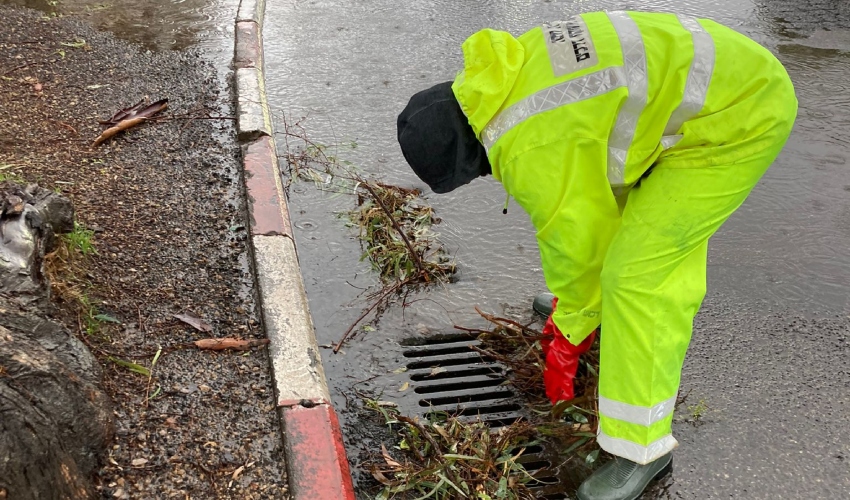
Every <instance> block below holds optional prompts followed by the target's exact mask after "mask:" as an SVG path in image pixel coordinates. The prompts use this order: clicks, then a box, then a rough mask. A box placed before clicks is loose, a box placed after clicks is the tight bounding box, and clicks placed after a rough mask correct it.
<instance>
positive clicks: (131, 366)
mask: <svg viewBox="0 0 850 500" xmlns="http://www.w3.org/2000/svg"><path fill="white" fill-rule="evenodd" d="M106 359H108V360H109V361H112V362H113V363H115V364H116V365H119V366H123V367H124V368H126V369H128V370H130V371H131V372H135V373H138V374H139V375H144V376H145V377H150V376H151V371H150V370H148V369H147V368H145V367H144V366H142V365H139V364H136V363H132V362H130V361H124V360H123V359H118V358H113V357H112V356H108V357H107V358H106Z"/></svg>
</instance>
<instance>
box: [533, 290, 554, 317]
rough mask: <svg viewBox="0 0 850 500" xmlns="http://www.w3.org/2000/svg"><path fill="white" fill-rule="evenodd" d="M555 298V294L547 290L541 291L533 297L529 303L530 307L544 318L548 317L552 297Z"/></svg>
mask: <svg viewBox="0 0 850 500" xmlns="http://www.w3.org/2000/svg"><path fill="white" fill-rule="evenodd" d="M554 298H555V294H553V293H549V292H543V293H541V294H539V295H537V297H534V302H532V303H531V308H532V309H534V312H536V313H537V314H539V315H541V316H543V317H544V318H548V317H549V315H551V314H552V299H554Z"/></svg>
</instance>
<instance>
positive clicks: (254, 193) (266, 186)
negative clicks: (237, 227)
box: [243, 137, 292, 236]
mask: <svg viewBox="0 0 850 500" xmlns="http://www.w3.org/2000/svg"><path fill="white" fill-rule="evenodd" d="M275 154H276V152H275V151H274V145H273V144H272V142H271V139H270V138H269V137H260V138H259V139H257V140H256V141H254V142H252V143H251V144H249V145H248V146H247V147H246V148H245V154H244V160H243V163H244V166H245V187H246V189H247V191H248V213H249V216H250V217H249V218H250V219H251V234H253V235H266V236H268V235H275V234H282V235H286V236H292V227H291V226H290V225H289V212H288V210H287V209H286V201H285V200H283V199H281V194H280V193H279V192H278V186H277V176H278V173H277V172H276V170H277V162H276V161H275V157H274V155H275Z"/></svg>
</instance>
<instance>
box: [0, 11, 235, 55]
mask: <svg viewBox="0 0 850 500" xmlns="http://www.w3.org/2000/svg"><path fill="white" fill-rule="evenodd" d="M0 3H3V4H9V5H19V6H23V7H29V8H31V9H36V10H40V11H42V12H44V13H45V14H46V15H49V16H56V15H63V16H75V17H80V18H81V19H84V20H86V21H88V22H90V23H91V24H93V25H94V26H95V27H97V28H98V29H102V30H106V31H110V32H112V33H114V34H115V35H116V36H117V37H118V38H122V39H125V40H128V41H131V42H134V43H138V44H140V45H142V46H144V47H146V48H148V49H150V50H182V49H185V48H187V47H192V46H196V45H199V44H200V45H201V46H205V44H207V45H211V46H215V45H217V39H219V38H221V37H223V36H224V37H226V36H232V35H228V34H229V33H232V32H233V24H234V19H235V18H236V9H237V7H238V6H239V0H0Z"/></svg>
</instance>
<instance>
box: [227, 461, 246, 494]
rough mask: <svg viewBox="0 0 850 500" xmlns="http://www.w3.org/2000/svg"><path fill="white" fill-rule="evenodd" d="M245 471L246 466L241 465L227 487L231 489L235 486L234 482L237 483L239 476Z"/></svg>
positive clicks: (234, 472)
mask: <svg viewBox="0 0 850 500" xmlns="http://www.w3.org/2000/svg"><path fill="white" fill-rule="evenodd" d="M244 470H245V466H244V465H240V466H239V468H237V469H236V470H235V471H233V475H232V476H230V483H228V485H227V487H228V488H230V487H231V486H232V485H233V481H236V480H237V479H238V478H239V475H240V474H242V471H244Z"/></svg>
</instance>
